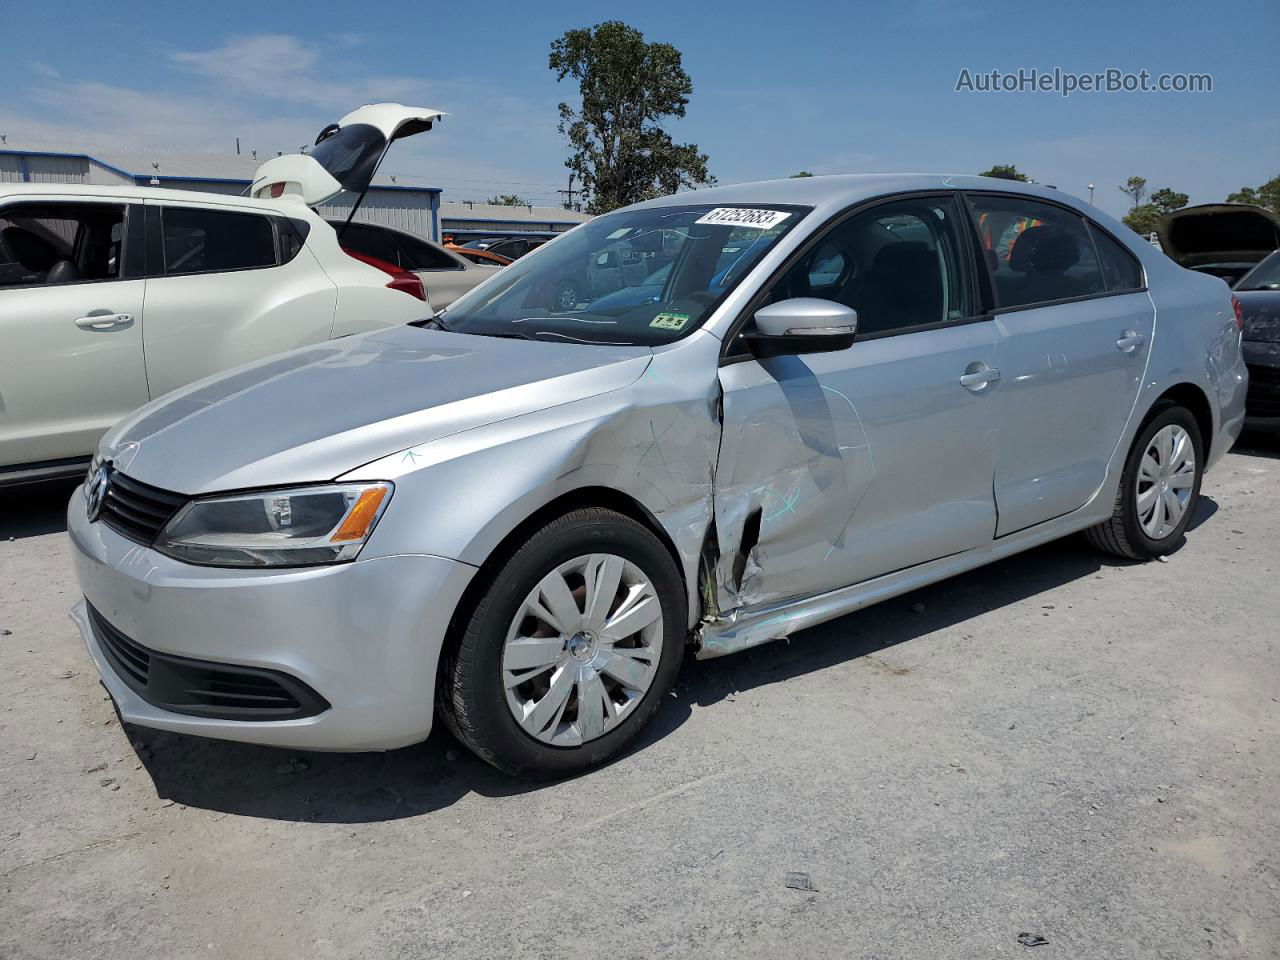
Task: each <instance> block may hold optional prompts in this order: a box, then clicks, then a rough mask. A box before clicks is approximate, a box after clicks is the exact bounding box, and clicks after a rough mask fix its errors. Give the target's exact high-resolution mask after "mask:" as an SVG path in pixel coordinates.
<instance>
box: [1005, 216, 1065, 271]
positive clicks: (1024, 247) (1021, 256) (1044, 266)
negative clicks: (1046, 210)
mask: <svg viewBox="0 0 1280 960" xmlns="http://www.w3.org/2000/svg"><path fill="white" fill-rule="evenodd" d="M1079 259H1080V244H1079V242H1078V241H1077V240H1076V238H1075V237H1073V236H1071V234H1069V233H1067V231H1065V230H1063V229H1062V228H1061V227H1055V226H1053V225H1052V224H1048V223H1045V224H1041V225H1040V226H1038V227H1028V228H1027V229H1026V230H1023V231H1022V233H1020V234H1018V239H1017V240H1015V241H1014V242H1013V249H1012V250H1011V251H1010V252H1009V269H1010V270H1016V271H1018V273H1055V274H1059V273H1064V272H1065V271H1066V270H1067V269H1069V268H1070V267H1073V266H1075V264H1076V261H1078V260H1079Z"/></svg>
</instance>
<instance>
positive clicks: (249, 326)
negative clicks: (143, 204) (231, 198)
mask: <svg viewBox="0 0 1280 960" xmlns="http://www.w3.org/2000/svg"><path fill="white" fill-rule="evenodd" d="M147 217H148V234H149V250H148V272H149V273H150V274H151V277H150V279H149V280H148V281H147V316H148V323H147V327H146V331H145V336H144V341H145V346H146V362H147V375H148V379H149V382H150V386H151V396H152V397H153V398H154V397H158V396H161V395H163V394H165V393H168V392H169V391H170V390H174V389H176V388H178V387H180V386H183V385H184V384H187V383H190V382H191V381H193V380H198V379H200V378H201V377H205V376H208V375H209V374H212V373H217V372H220V371H222V370H227V369H229V368H231V367H234V366H238V365H239V364H242V363H247V362H249V361H251V360H257V359H259V358H261V357H266V356H270V355H271V354H274V353H281V352H283V351H285V350H292V349H293V348H295V347H301V346H305V345H307V344H310V343H316V342H318V341H321V340H326V339H328V338H329V335H330V332H331V331H332V329H333V320H334V310H335V307H336V303H337V291H336V287H335V286H334V283H333V281H331V280H330V279H329V277H328V276H327V275H326V274H325V272H324V271H323V270H322V269H321V268H320V265H319V264H318V263H317V262H316V259H315V257H314V255H313V254H312V253H311V251H310V250H309V249H307V245H306V236H305V235H304V234H306V233H308V232H309V230H310V229H311V226H310V222H309V221H307V220H301V219H291V218H287V217H284V216H280V215H276V214H274V213H273V212H272V211H270V210H266V209H259V210H255V209H246V208H244V207H236V206H232V205H227V204H216V203H201V202H199V201H195V202H191V203H187V202H172V201H168V200H165V201H158V200H148V201H147ZM315 229H318V230H319V229H328V228H327V227H326V226H323V225H317V226H316V228H315Z"/></svg>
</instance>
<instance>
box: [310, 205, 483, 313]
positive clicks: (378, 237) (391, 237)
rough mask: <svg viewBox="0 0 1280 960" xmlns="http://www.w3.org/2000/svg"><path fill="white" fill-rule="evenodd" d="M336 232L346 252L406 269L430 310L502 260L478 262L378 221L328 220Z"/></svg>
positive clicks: (474, 282)
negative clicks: (418, 282) (419, 284)
mask: <svg viewBox="0 0 1280 960" xmlns="http://www.w3.org/2000/svg"><path fill="white" fill-rule="evenodd" d="M329 224H330V226H332V227H333V228H334V230H336V231H337V232H338V242H339V243H340V244H341V245H342V248H343V249H344V250H346V251H348V252H349V253H356V254H359V255H360V256H361V257H362V258H364V260H365V262H366V263H370V262H372V265H373V266H376V267H379V268H384V265H390V266H393V267H397V268H399V269H401V270H408V271H409V272H411V273H414V274H416V275H417V276H418V279H420V280H421V281H422V285H423V286H424V287H425V288H426V296H427V302H428V303H430V305H431V309H432V310H433V311H439V310H443V309H445V308H446V307H447V306H449V304H451V303H453V301H455V300H457V299H458V297H460V296H462V295H463V294H464V293H466V292H467V291H468V290H470V289H471V288H472V287H474V286H476V285H477V284H479V283H482V282H483V281H485V280H487V279H488V278H489V277H491V276H493V274H495V273H497V271H498V269H499V267H501V266H502V264H498V263H488V264H485V265H484V266H480V265H478V264H476V263H473V262H471V261H470V260H466V259H463V258H462V257H460V256H458V255H457V254H456V252H454V251H451V250H446V249H445V248H444V247H442V246H440V245H439V244H435V243H432V242H431V241H429V240H423V239H422V238H421V237H415V236H414V235H413V234H411V233H405V232H404V231H402V230H393V229H392V228H391V227H384V226H381V225H380V224H373V223H360V222H352V223H345V222H344V221H342V220H330V221H329Z"/></svg>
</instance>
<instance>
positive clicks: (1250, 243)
mask: <svg viewBox="0 0 1280 960" xmlns="http://www.w3.org/2000/svg"><path fill="white" fill-rule="evenodd" d="M1156 232H1157V234H1158V235H1159V237H1160V246H1161V247H1163V248H1164V252H1165V253H1166V254H1168V256H1169V257H1170V259H1172V260H1173V261H1174V262H1175V263H1177V264H1179V265H1181V266H1184V267H1189V268H1191V269H1193V270H1194V269H1197V268H1204V267H1207V266H1209V265H1211V264H1217V265H1223V266H1225V265H1228V264H1231V265H1236V266H1239V265H1245V264H1254V263H1257V262H1258V261H1259V260H1261V259H1262V258H1263V257H1265V256H1266V255H1267V254H1269V253H1270V252H1271V251H1272V250H1275V249H1276V248H1277V247H1280V217H1277V216H1276V215H1275V214H1274V213H1272V212H1271V211H1270V210H1267V209H1265V208H1263V207H1255V206H1252V205H1250V204H1246V203H1206V204H1203V205H1201V206H1198V207H1183V208H1182V209H1181V210H1174V211H1173V212H1172V213H1166V214H1165V215H1164V216H1163V217H1161V218H1160V223H1159V225H1158V226H1157V228H1156ZM1240 272H1241V273H1243V272H1244V271H1243V270H1241V271H1240Z"/></svg>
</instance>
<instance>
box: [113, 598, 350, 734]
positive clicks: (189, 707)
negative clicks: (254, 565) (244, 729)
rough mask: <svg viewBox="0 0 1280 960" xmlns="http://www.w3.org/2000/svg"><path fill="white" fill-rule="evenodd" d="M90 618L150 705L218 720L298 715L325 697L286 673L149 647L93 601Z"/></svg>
mask: <svg viewBox="0 0 1280 960" xmlns="http://www.w3.org/2000/svg"><path fill="white" fill-rule="evenodd" d="M88 610H89V622H90V624H91V625H92V627H93V633H94V636H95V637H96V638H97V640H98V646H99V648H100V649H101V650H102V652H103V655H104V656H106V658H107V660H108V661H110V663H111V666H112V667H113V668H114V669H115V672H116V673H117V674H118V675H119V677H120V679H121V680H123V681H124V682H125V684H127V685H128V687H129V689H131V690H132V691H133V692H134V693H136V694H137V695H138V696H140V697H142V699H144V700H146V701H147V703H150V704H152V705H153V706H157V707H161V708H162V709H165V710H170V711H172V712H173V713H185V714H189V715H191V716H197V717H210V718H216V719H220V720H243V721H254V720H297V719H301V718H302V717H314V716H315V715H316V714H318V713H323V712H324V711H325V710H328V709H329V703H328V701H327V700H325V699H324V697H322V696H320V694H318V693H316V692H315V691H314V690H312V689H311V688H310V687H309V686H307V685H306V684H305V683H303V682H302V681H301V680H298V679H297V678H295V677H291V676H289V675H288V674H287V673H281V672H280V671H278V670H266V669H263V668H261V667H241V666H233V665H231V664H227V663H213V662H211V661H208V660H196V659H193V658H191V657H178V656H174V655H173V654H169V653H160V652H158V651H155V650H149V649H147V648H146V647H144V646H142V645H141V644H140V643H136V642H135V641H133V640H131V639H130V638H129V637H127V636H125V635H124V634H123V633H121V632H120V631H119V630H117V629H116V628H115V627H113V626H112V625H111V624H110V623H108V622H107V620H106V618H104V617H103V616H102V614H100V613H99V612H98V611H97V610H96V609H94V608H93V606H92V605H90V606H89V607H88Z"/></svg>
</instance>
